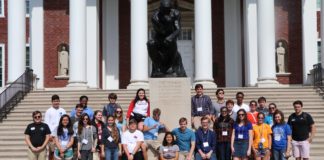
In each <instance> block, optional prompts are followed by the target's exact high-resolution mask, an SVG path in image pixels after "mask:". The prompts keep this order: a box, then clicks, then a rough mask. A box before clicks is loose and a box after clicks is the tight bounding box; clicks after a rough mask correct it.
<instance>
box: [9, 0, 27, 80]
mask: <svg viewBox="0 0 324 160" xmlns="http://www.w3.org/2000/svg"><path fill="white" fill-rule="evenodd" d="M25 69H26V4H25V0H14V1H13V0H11V1H8V83H12V82H14V81H15V80H16V79H17V78H18V77H19V76H20V75H22V74H23V73H24V71H25Z"/></svg>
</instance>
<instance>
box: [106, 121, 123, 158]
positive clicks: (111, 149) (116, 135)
mask: <svg viewBox="0 0 324 160" xmlns="http://www.w3.org/2000/svg"><path fill="white" fill-rule="evenodd" d="M102 144H103V145H102V146H101V151H102V152H103V151H104V152H105V156H106V160H118V157H119V156H121V136H120V132H119V130H118V128H117V126H116V123H115V118H114V117H113V116H112V115H109V116H108V117H107V127H105V128H103V132H102Z"/></svg>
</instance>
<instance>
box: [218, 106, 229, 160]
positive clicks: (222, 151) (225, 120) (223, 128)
mask: <svg viewBox="0 0 324 160" xmlns="http://www.w3.org/2000/svg"><path fill="white" fill-rule="evenodd" d="M233 125H234V120H233V119H232V118H231V117H230V115H228V110H227V108H226V107H221V108H220V116H219V117H218V118H217V119H216V120H215V123H214V131H215V133H216V138H217V139H216V141H217V147H216V149H217V153H216V155H217V159H218V160H230V159H231V136H232V131H233Z"/></svg>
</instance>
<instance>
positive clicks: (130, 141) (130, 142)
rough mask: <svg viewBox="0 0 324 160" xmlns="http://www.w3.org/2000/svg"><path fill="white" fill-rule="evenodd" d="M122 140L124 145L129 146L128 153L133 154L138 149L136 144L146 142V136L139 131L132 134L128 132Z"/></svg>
mask: <svg viewBox="0 0 324 160" xmlns="http://www.w3.org/2000/svg"><path fill="white" fill-rule="evenodd" d="M121 140H122V144H126V145H127V149H128V152H129V153H133V151H134V149H135V147H136V142H139V141H144V136H143V133H142V132H141V131H139V130H136V131H135V132H133V133H130V132H129V130H127V131H126V132H124V133H123V136H122V139H121ZM134 154H135V153H134Z"/></svg>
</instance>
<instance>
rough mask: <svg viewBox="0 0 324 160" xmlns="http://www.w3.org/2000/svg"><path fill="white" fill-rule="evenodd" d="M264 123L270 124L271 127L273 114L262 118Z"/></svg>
mask: <svg viewBox="0 0 324 160" xmlns="http://www.w3.org/2000/svg"><path fill="white" fill-rule="evenodd" d="M264 123H266V124H268V125H270V127H272V125H273V114H269V115H267V116H266V117H265V118H264Z"/></svg>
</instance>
